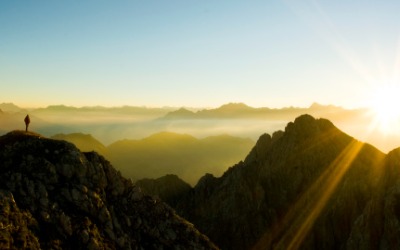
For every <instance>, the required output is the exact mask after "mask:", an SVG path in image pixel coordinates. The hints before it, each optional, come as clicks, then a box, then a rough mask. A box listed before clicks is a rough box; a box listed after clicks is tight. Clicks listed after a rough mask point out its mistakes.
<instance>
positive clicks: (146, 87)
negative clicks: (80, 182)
mask: <svg viewBox="0 0 400 250" xmlns="http://www.w3.org/2000/svg"><path fill="white" fill-rule="evenodd" d="M399 11H400V3H398V1H344V0H338V1H317V0H313V1H307V0H306V1H295V0H293V1H281V0H279V1H277V0H272V1H215V0H210V1H208V0H203V1H202V0H185V1H184V0H182V1H176V0H170V1H164V0H162V1H161V0H159V1H152V0H149V1H133V0H132V1H102V0H96V1H95V0H87V1H78V0H75V1H72V0H71V1H50V0H49V1H44V0H43V1H33V0H30V1H29V0H26V1H11V0H10V1H1V2H0V102H14V103H15V104H17V105H20V106H23V107H29V106H35V107H37V106H47V105H53V104H66V105H74V106H91V105H103V106H120V105H145V106H192V107H215V106H219V105H221V104H224V103H227V102H245V103H247V104H249V105H252V106H269V107H282V106H308V105H310V104H311V103H312V102H320V103H323V104H335V105H341V106H345V107H359V106H362V105H364V104H365V102H366V100H365V99H366V98H367V97H368V95H369V93H368V91H370V89H373V88H374V86H376V85H381V84H387V83H388V82H391V83H393V82H395V83H396V84H397V82H398V77H399V76H398V71H399V70H400V69H399V67H400V50H399V48H400V43H399V38H400V36H399V35H400V20H399V19H400V16H399V15H398V13H399Z"/></svg>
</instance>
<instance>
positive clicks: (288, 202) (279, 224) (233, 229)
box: [137, 115, 400, 250]
mask: <svg viewBox="0 0 400 250" xmlns="http://www.w3.org/2000/svg"><path fill="white" fill-rule="evenodd" d="M137 185H139V186H141V187H142V188H143V190H144V191H145V192H148V193H153V194H154V195H157V196H158V197H161V198H162V199H164V200H165V201H166V202H167V203H169V204H170V205H171V206H173V207H174V208H175V209H176V210H177V212H178V213H179V214H181V215H182V216H184V217H185V218H186V219H188V220H189V221H191V222H193V223H194V225H195V226H196V227H198V228H199V229H200V230H201V231H202V232H204V233H205V234H206V235H208V236H209V237H210V238H211V240H213V241H214V242H216V243H217V245H218V246H219V247H221V248H222V249H238V250H239V249H241V250H242V249H399V248H400V233H399V232H400V210H399V208H400V205H399V204H400V189H399V187H400V148H398V149H395V150H393V151H391V152H390V153H388V154H384V153H382V152H381V151H379V150H378V149H376V148H375V147H373V146H371V145H369V144H365V143H362V142H360V141H357V140H355V139H354V138H352V137H350V136H349V135H347V134H345V133H343V132H342V131H340V130H339V129H338V128H336V127H335V126H334V125H333V124H332V123H331V122H330V121H329V120H326V119H315V118H313V117H312V116H309V115H302V116H300V117H298V118H296V119H295V121H294V122H290V123H288V124H287V126H286V128H285V130H284V131H278V132H276V133H274V134H273V135H269V134H264V135H262V136H261V137H260V138H259V139H258V141H257V143H256V145H255V146H254V147H253V149H252V150H251V152H250V153H249V154H248V156H247V157H246V158H245V159H244V161H242V162H239V163H237V164H236V165H234V166H233V167H231V168H230V169H229V170H227V171H226V172H225V173H224V174H223V176H221V177H219V178H216V177H214V176H213V175H211V174H206V175H204V176H203V177H202V178H201V180H200V181H199V183H198V184H197V185H196V186H195V187H194V188H189V189H188V188H187V187H186V186H185V184H184V182H183V181H182V180H180V179H179V178H177V177H176V176H165V177H163V178H159V179H157V180H146V181H140V182H138V183H137ZM177 194H179V195H177Z"/></svg>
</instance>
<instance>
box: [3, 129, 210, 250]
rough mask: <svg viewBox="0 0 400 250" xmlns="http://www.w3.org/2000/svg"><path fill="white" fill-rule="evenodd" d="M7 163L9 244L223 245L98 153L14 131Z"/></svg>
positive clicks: (6, 145)
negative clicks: (148, 192)
mask: <svg viewBox="0 0 400 250" xmlns="http://www.w3.org/2000/svg"><path fill="white" fill-rule="evenodd" d="M0 162H1V165H0V212H1V213H0V248H1V249H10V248H28V249H40V248H42V249H216V247H215V245H214V244H213V243H211V242H210V241H209V240H208V238H207V237H206V236H204V235H202V234H201V233H199V232H198V231H197V230H196V229H195V228H194V227H193V226H192V225H191V224H189V223H188V222H187V221H185V220H184V219H182V218H180V217H179V216H178V215H176V213H175V211H174V210H172V209H171V208H170V207H169V206H166V205H165V204H164V203H162V202H160V201H156V200H154V199H153V198H151V197H150V196H146V195H144V194H143V193H142V192H141V191H140V188H138V187H136V186H134V185H133V184H132V182H131V181H130V180H127V179H125V178H123V177H122V176H121V175H120V173H119V172H117V171H116V170H115V169H114V168H113V167H112V166H111V165H110V163H109V162H108V161H107V160H105V159H104V158H103V157H101V156H99V155H98V154H97V153H94V152H91V153H81V152H80V151H79V150H78V149H77V148H76V147H75V146H73V145H72V144H70V143H66V142H64V141H57V140H51V139H47V138H43V137H42V136H40V135H38V134H33V133H25V132H18V131H14V132H11V133H9V134H7V135H4V136H2V137H0ZM1 223H2V224H1Z"/></svg>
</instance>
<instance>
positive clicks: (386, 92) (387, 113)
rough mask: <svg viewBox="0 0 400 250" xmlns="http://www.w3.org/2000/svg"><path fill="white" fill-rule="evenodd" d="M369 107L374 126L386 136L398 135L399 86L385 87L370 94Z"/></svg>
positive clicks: (399, 118)
mask: <svg viewBox="0 0 400 250" xmlns="http://www.w3.org/2000/svg"><path fill="white" fill-rule="evenodd" d="M369 107H370V109H371V112H372V113H373V115H374V126H375V127H376V128H378V129H379V130H381V131H382V132H383V133H386V134H394V133H400V85H399V84H397V85H385V86H381V87H377V88H375V89H374V90H373V91H372V92H371V98H370V100H369Z"/></svg>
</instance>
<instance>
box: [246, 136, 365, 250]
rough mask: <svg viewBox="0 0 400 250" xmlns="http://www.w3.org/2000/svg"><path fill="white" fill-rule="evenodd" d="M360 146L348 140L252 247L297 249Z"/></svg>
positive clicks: (255, 248) (359, 143) (360, 144)
mask: <svg viewBox="0 0 400 250" xmlns="http://www.w3.org/2000/svg"><path fill="white" fill-rule="evenodd" d="M362 146H363V143H361V142H358V141H353V142H350V143H349V144H348V145H347V146H346V147H345V148H344V150H343V151H342V152H341V153H340V155H339V156H338V157H337V158H336V159H335V160H334V161H333V162H332V163H331V164H330V165H329V166H328V167H327V168H326V170H325V171H324V172H323V173H322V174H321V176H320V177H318V179H317V180H316V181H315V182H314V183H313V184H312V185H311V187H310V188H309V189H308V190H307V191H306V192H304V193H303V195H301V197H300V198H299V199H298V200H297V201H296V202H295V203H294V205H293V207H292V208H291V209H290V210H289V211H288V212H287V214H286V215H285V216H284V218H283V219H282V220H280V221H279V222H278V223H276V224H275V227H273V229H272V230H271V231H269V232H267V233H265V234H264V235H263V237H262V238H261V239H260V240H259V241H258V243H257V244H256V245H255V247H254V248H253V249H254V250H258V249H265V246H272V248H273V249H298V247H299V246H300V244H301V243H302V242H303V240H304V238H305V237H306V236H307V234H308V232H309V231H310V229H311V228H312V226H313V224H314V222H315V220H316V219H317V218H318V216H319V215H320V213H321V211H322V210H323V208H324V207H325V205H326V204H327V202H328V201H329V199H330V197H331V196H332V194H333V193H334V191H335V189H336V188H337V186H338V184H339V183H340V181H341V180H342V178H343V176H344V175H345V173H346V172H347V170H348V168H349V167H350V165H351V164H352V162H353V161H354V159H355V158H356V157H357V155H358V153H359V152H360V150H361V148H362ZM276 238H279V239H280V240H279V242H277V243H273V241H274V240H275V239H276Z"/></svg>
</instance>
